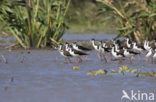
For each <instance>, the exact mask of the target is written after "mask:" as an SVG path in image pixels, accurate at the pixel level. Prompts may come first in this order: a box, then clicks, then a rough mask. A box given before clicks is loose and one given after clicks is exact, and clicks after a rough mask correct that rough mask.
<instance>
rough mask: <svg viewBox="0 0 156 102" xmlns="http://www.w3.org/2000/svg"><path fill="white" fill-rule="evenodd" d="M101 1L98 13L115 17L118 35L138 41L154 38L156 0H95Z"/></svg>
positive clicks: (155, 31)
mask: <svg viewBox="0 0 156 102" xmlns="http://www.w3.org/2000/svg"><path fill="white" fill-rule="evenodd" d="M97 1H98V2H101V3H102V7H101V9H100V10H99V13H100V14H101V13H102V14H105V16H106V17H105V18H110V19H109V21H110V22H111V20H112V19H116V21H117V24H118V31H119V34H118V37H121V36H129V37H131V38H132V39H135V40H136V41H137V42H138V43H141V41H142V40H144V39H148V40H152V39H154V36H155V33H156V1H154V0H125V1H123V0H97ZM155 37H156V36H155Z"/></svg>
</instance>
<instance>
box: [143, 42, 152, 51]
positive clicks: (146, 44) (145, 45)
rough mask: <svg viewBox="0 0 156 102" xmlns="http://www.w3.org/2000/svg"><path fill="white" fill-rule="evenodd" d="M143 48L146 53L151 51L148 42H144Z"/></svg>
mask: <svg viewBox="0 0 156 102" xmlns="http://www.w3.org/2000/svg"><path fill="white" fill-rule="evenodd" d="M144 48H145V50H146V51H149V50H150V49H151V46H150V45H149V41H147V40H145V41H144Z"/></svg>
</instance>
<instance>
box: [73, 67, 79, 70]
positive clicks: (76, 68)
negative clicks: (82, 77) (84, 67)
mask: <svg viewBox="0 0 156 102" xmlns="http://www.w3.org/2000/svg"><path fill="white" fill-rule="evenodd" d="M72 69H73V70H79V69H80V67H78V66H73V67H72Z"/></svg>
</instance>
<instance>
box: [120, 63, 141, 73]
mask: <svg viewBox="0 0 156 102" xmlns="http://www.w3.org/2000/svg"><path fill="white" fill-rule="evenodd" d="M118 72H119V73H123V74H124V73H125V72H126V73H128V72H129V73H132V74H133V73H137V72H138V70H137V69H130V68H129V67H128V65H122V66H120V67H119V70H118Z"/></svg>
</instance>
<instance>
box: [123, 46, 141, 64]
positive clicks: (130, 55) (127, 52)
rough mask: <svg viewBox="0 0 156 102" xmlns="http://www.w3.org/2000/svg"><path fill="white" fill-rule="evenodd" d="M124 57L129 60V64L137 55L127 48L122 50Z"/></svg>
mask: <svg viewBox="0 0 156 102" xmlns="http://www.w3.org/2000/svg"><path fill="white" fill-rule="evenodd" d="M123 50H124V55H125V57H128V58H130V62H131V63H132V59H133V58H134V56H135V55H138V54H139V53H137V52H134V51H131V50H128V49H127V48H123Z"/></svg>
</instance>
